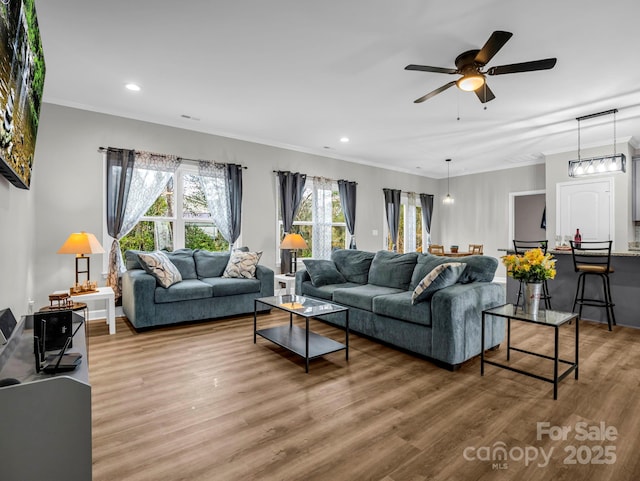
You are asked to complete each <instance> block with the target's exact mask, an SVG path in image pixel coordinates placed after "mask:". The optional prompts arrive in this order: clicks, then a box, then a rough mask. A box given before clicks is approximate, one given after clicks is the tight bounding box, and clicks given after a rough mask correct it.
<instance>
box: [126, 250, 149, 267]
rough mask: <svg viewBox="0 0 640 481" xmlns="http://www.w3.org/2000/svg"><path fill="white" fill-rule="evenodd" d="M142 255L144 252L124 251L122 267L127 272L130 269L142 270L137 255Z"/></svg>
mask: <svg viewBox="0 0 640 481" xmlns="http://www.w3.org/2000/svg"><path fill="white" fill-rule="evenodd" d="M141 252H142V253H144V252H145V251H137V250H133V249H132V250H127V251H124V265H125V267H126V268H127V270H128V271H130V270H132V269H144V267H142V264H140V258H139V257H138V254H140V253H141Z"/></svg>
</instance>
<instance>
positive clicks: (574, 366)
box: [480, 304, 580, 400]
mask: <svg viewBox="0 0 640 481" xmlns="http://www.w3.org/2000/svg"><path fill="white" fill-rule="evenodd" d="M505 305H507V304H505ZM498 307H501V306H498ZM492 309H495V307H493V308H491V309H486V310H484V311H482V334H481V337H482V341H481V351H480V375H481V376H484V365H485V364H491V365H492V366H497V367H500V368H503V369H508V370H509V371H513V372H517V373H519V374H524V375H525V376H529V377H533V378H535V379H539V380H540V381H545V382H550V383H552V384H553V399H554V400H557V399H558V383H559V382H560V381H562V380H563V379H564V378H565V377H567V376H568V375H569V374H570V373H571V372H574V373H575V379H578V359H579V349H580V343H579V339H580V334H579V333H580V329H579V324H580V322H579V321H580V319H579V317H578V314H577V313H574V316H573V317H571V318H569V319H567V320H566V321H565V322H563V323H562V324H545V323H542V322H536V321H533V320H529V319H524V318H522V317H518V316H517V314H513V315H511V316H508V315H504V314H497V313H493V312H490V311H491V310H492ZM487 315H489V316H495V317H503V318H506V319H507V361H509V360H510V359H511V351H517V352H522V353H524V354H529V355H532V356H537V357H541V358H544V359H549V360H552V361H553V378H548V377H544V376H540V375H538V374H534V373H531V372H528V371H524V370H522V369H518V368H515V367H512V366H508V365H506V364H501V363H498V362H495V361H489V360H486V359H485V355H484V351H485V339H484V338H485V332H484V329H485V316H487ZM512 319H514V320H516V321H521V322H528V323H531V324H536V325H539V326H550V327H553V328H554V331H555V332H554V349H553V352H554V354H553V356H547V355H546V354H540V353H537V352H532V351H527V350H526V349H520V348H517V347H511V320H512ZM571 321H575V325H576V328H575V360H574V361H568V360H566V359H560V355H559V349H558V344H559V342H558V341H559V329H560V326H562V325H564V324H566V323H567V322H571ZM559 363H563V364H568V365H569V367H568V368H567V369H566V370H565V371H564V372H563V373H561V374H558V367H559Z"/></svg>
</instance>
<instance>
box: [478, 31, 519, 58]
mask: <svg viewBox="0 0 640 481" xmlns="http://www.w3.org/2000/svg"><path fill="white" fill-rule="evenodd" d="M512 36H513V34H512V33H511V32H505V31H502V30H496V31H495V32H493V33H492V34H491V37H489V40H487V43H485V44H484V47H482V49H480V51H479V52H478V53H477V54H476V58H475V61H476V62H477V63H479V64H480V65H486V64H488V63H489V61H490V60H491V59H492V58H493V56H494V55H495V54H497V53H498V50H500V49H501V48H502V47H504V44H505V43H507V41H508V40H509V39H510V38H511V37H512Z"/></svg>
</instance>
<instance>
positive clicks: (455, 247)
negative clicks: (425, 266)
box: [451, 245, 458, 254]
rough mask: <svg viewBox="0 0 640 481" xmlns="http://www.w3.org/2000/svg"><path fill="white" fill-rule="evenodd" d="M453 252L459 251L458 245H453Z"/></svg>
mask: <svg viewBox="0 0 640 481" xmlns="http://www.w3.org/2000/svg"><path fill="white" fill-rule="evenodd" d="M451 252H453V253H454V254H455V253H457V252H458V246H455V245H454V246H451Z"/></svg>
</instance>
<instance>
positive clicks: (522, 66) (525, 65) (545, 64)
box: [487, 58, 558, 75]
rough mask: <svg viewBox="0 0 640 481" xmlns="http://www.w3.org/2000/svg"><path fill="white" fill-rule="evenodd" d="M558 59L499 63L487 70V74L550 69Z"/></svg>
mask: <svg viewBox="0 0 640 481" xmlns="http://www.w3.org/2000/svg"><path fill="white" fill-rule="evenodd" d="M557 60H558V59H556V58H545V59H543V60H533V61H531V62H522V63H512V64H509V65H499V66H497V67H491V68H490V69H489V70H487V75H504V74H507V73H518V72H533V71H535V70H548V69H550V68H553V67H555V65H556V62H557Z"/></svg>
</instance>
